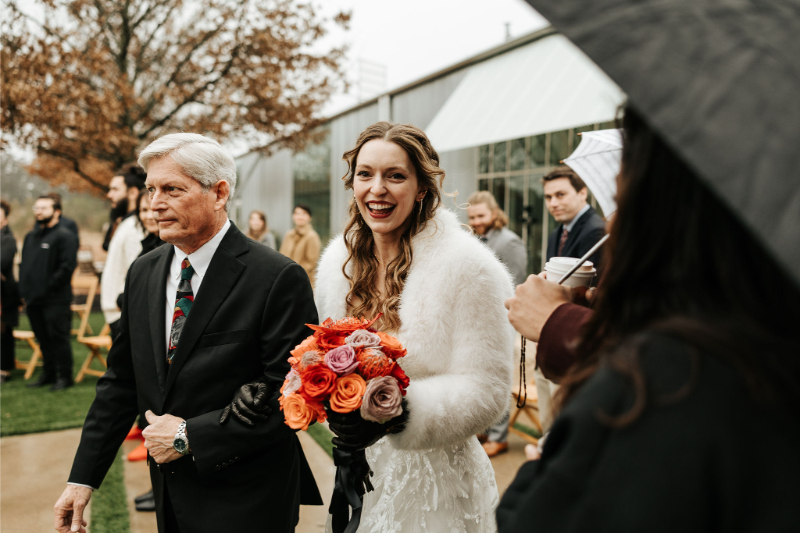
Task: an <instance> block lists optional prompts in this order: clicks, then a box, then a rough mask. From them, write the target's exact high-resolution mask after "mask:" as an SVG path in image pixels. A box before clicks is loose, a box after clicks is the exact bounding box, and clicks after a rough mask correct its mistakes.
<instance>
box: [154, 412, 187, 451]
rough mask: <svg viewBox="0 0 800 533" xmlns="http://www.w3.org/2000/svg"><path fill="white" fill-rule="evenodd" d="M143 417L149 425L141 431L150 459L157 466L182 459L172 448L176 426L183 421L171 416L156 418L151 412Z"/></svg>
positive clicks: (176, 430) (176, 431)
mask: <svg viewBox="0 0 800 533" xmlns="http://www.w3.org/2000/svg"><path fill="white" fill-rule="evenodd" d="M144 416H145V418H147V423H148V424H150V425H149V426H147V427H146V428H145V429H144V431H142V436H143V437H144V447H145V448H147V451H149V452H150V457H152V458H153V460H154V461H155V462H156V463H158V464H164V463H169V462H172V461H174V460H175V459H180V458H181V457H183V455H181V454H180V453H178V451H177V450H176V449H175V448H173V447H172V443H173V442H175V434H176V433H178V426H180V425H181V422H183V421H184V420H183V418H178V417H177V416H172V415H162V416H156V415H155V414H153V411H147V412H146V413H145V414H144ZM186 436H187V437H188V436H189V435H188V434H187V435H186Z"/></svg>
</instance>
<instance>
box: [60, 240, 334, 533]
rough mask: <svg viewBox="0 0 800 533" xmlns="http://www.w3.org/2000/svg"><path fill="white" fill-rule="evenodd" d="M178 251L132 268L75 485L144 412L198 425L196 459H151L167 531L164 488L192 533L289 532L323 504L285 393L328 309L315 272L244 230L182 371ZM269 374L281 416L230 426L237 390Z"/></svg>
mask: <svg viewBox="0 0 800 533" xmlns="http://www.w3.org/2000/svg"><path fill="white" fill-rule="evenodd" d="M173 254H174V251H173V247H172V246H161V247H160V248H157V249H156V250H154V251H153V252H151V253H149V254H147V255H144V256H142V257H140V258H138V259H136V261H134V263H133V264H132V265H131V268H130V270H129V272H128V278H127V281H126V284H125V295H126V296H125V300H124V306H123V308H122V317H121V318H120V333H119V335H118V336H117V338H116V339H115V341H114V344H113V346H112V348H111V351H110V352H109V355H108V371H107V372H106V373H105V375H104V376H103V377H102V378H100V380H99V381H98V383H97V396H96V398H95V400H94V403H93V404H92V407H91V409H90V410H89V414H88V416H87V417H86V422H85V424H84V427H83V434H82V436H81V443H80V446H79V448H78V452H77V454H76V456H75V461H74V463H73V467H72V473H71V474H70V477H69V480H70V482H73V483H81V484H86V485H90V486H93V487H98V486H99V485H100V483H101V482H102V480H103V478H104V477H105V475H106V472H107V471H108V468H109V466H110V465H111V463H112V462H113V460H114V458H115V457H116V454H117V450H118V449H119V447H120V445H121V444H122V441H123V440H124V439H125V436H126V434H127V432H128V430H129V429H130V427H131V425H132V424H133V421H134V419H135V418H136V415H137V414H138V413H140V412H145V411H147V410H148V409H149V410H152V411H153V412H154V413H155V414H156V415H163V414H166V413H169V414H172V415H175V416H178V417H181V418H184V419H185V420H187V427H186V430H187V436H188V438H189V445H190V446H191V448H192V454H191V455H188V456H185V457H182V458H181V459H178V460H177V461H173V462H171V463H167V464H165V465H162V466H161V467H160V468H159V467H158V466H157V465H156V463H155V461H150V477H151V480H152V483H153V490H154V492H155V499H156V512H157V516H158V524H159V531H162V532H163V531H164V514H163V511H164V491H165V489H168V490H169V497H170V501H171V505H172V508H173V509H174V512H175V515H176V517H177V519H178V522H179V525H180V527H181V530H182V531H191V532H192V533H204V532H209V533H211V532H218V531H248V532H257V531H261V532H267V531H270V532H273V531H274V532H285V531H292V530H293V528H294V525H295V524H296V522H297V518H298V512H299V505H300V503H301V500H302V503H304V504H321V503H322V500H321V498H320V496H319V492H318V490H317V487H316V483H315V482H314V478H313V475H312V474H311V471H310V468H309V466H308V463H307V462H306V459H305V456H304V455H303V451H302V449H301V447H300V443H299V441H298V440H297V436H296V435H295V432H294V430H292V429H290V428H289V427H288V426H287V425H286V424H285V423H284V419H283V416H282V412H281V411H280V407H279V405H278V396H279V394H280V393H279V391H278V389H279V388H280V386H281V385H282V383H283V380H284V377H285V376H286V374H287V372H288V371H289V368H290V367H289V363H288V361H287V359H288V357H289V356H290V355H289V351H290V350H292V349H293V348H294V347H295V346H296V345H297V344H299V343H300V342H301V341H302V340H303V339H304V338H305V337H307V336H308V335H309V333H311V330H309V329H308V328H307V327H306V326H305V324H306V323H317V311H316V308H315V306H314V300H313V297H312V293H311V286H310V284H309V281H308V276H307V275H306V273H305V271H304V270H303V269H302V268H301V267H300V266H299V265H297V264H296V263H294V262H293V261H291V260H289V259H288V258H286V257H284V256H282V255H280V254H279V253H277V252H275V251H273V250H270V249H268V248H267V247H265V246H262V245H260V244H258V243H255V242H253V241H251V240H250V239H248V238H247V237H245V236H244V235H243V234H242V233H241V232H240V231H239V230H238V229H237V228H236V227H235V226H233V225H231V228H230V230H229V231H228V233H227V234H226V235H225V237H224V238H223V239H222V242H221V243H220V245H219V248H218V249H217V251H216V253H215V254H214V257H213V259H212V260H211V263H210V265H209V267H208V270H207V271H206V274H205V277H204V279H203V285H202V288H201V289H200V291H199V292H198V293H197V298H196V300H195V302H194V305H193V306H192V311H191V313H190V314H189V318H188V319H187V321H186V324H185V326H184V329H183V332H182V334H181V339H180V345H179V347H178V349H177V352H176V353H175V356H174V358H173V362H172V364H171V365H167V362H166V353H167V347H166V331H165V327H166V325H165V316H164V313H165V311H164V310H165V307H166V295H165V284H166V280H167V276H168V272H169V267H170V262H171V261H172V257H173ZM261 376H266V377H267V378H268V379H269V381H270V382H271V383H272V385H273V386H274V394H273V395H272V399H271V402H270V405H271V407H272V411H273V413H272V415H271V416H270V418H269V420H268V421H266V422H259V423H258V424H257V425H256V427H255V428H247V427H245V426H244V425H243V424H240V423H239V422H237V421H235V420H231V421H229V422H228V423H227V424H225V425H220V423H219V417H220V414H221V411H222V409H223V408H224V407H225V406H226V405H227V404H229V403H230V402H231V400H232V398H233V395H234V393H235V392H236V391H237V389H238V388H239V387H240V386H241V385H243V384H245V383H248V382H250V381H253V380H254V379H257V378H259V377H261Z"/></svg>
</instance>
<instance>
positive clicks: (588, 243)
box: [547, 207, 606, 285]
mask: <svg viewBox="0 0 800 533" xmlns="http://www.w3.org/2000/svg"><path fill="white" fill-rule="evenodd" d="M563 231H564V224H559V225H558V227H556V229H555V230H553V232H552V233H551V234H550V238H549V239H548V241H547V260H548V261H550V259H551V258H553V257H555V256H557V255H558V253H557V252H558V243H559V241H560V240H561V233H562V232H563ZM605 234H606V221H605V220H603V217H601V216H600V215H598V214H597V211H595V210H594V209H592V208H591V207H589V210H588V211H586V212H585V213H584V214H582V215H581V217H580V218H579V219H578V220H577V222H575V226H574V227H573V228H572V231H571V232H570V233H569V236H568V237H567V242H566V243H565V244H564V250H563V251H562V252H561V257H583V256H584V255H585V254H586V252H588V251H589V250H591V248H592V246H594V245H595V244H597V241H599V240H600V239H602V238H603V237H604V236H605ZM589 261H591V262H592V263H594V267H595V268H596V269H597V276H595V278H594V283H593V285H597V282H598V281H599V280H600V275H601V274H602V272H603V262H602V261H603V249H602V248H601V249H600V250H598V251H597V252H595V253H594V254H593V255H592V256H591V257H590V258H589Z"/></svg>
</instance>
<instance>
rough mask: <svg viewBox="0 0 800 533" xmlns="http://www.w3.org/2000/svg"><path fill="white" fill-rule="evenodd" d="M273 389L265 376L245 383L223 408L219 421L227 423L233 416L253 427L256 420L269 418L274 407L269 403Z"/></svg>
mask: <svg viewBox="0 0 800 533" xmlns="http://www.w3.org/2000/svg"><path fill="white" fill-rule="evenodd" d="M271 391H272V387H271V386H270V384H269V383H268V382H267V380H266V379H264V378H261V379H257V380H255V381H251V382H250V383H245V384H244V385H242V386H241V387H239V390H237V391H236V394H234V395H233V401H232V402H231V403H230V404H229V405H227V406H226V407H225V409H223V410H222V415H221V416H220V417H219V423H220V424H225V423H226V422H227V421H228V420H230V418H231V417H233V418H236V420H238V421H239V422H241V423H242V424H244V425H245V426H248V427H253V426H255V425H256V420H267V419H268V418H269V415H270V414H271V413H272V408H270V406H269V405H267V401H268V400H269V396H270V392H271Z"/></svg>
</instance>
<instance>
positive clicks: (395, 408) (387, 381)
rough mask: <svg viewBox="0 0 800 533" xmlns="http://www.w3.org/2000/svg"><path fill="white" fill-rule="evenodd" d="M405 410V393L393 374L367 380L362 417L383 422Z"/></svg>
mask: <svg viewBox="0 0 800 533" xmlns="http://www.w3.org/2000/svg"><path fill="white" fill-rule="evenodd" d="M402 412H403V395H402V393H401V392H400V387H399V386H398V385H397V380H396V379H394V378H393V377H392V376H383V377H381V378H373V379H371V380H369V381H368V382H367V390H366V392H364V401H363V403H362V404H361V418H363V419H364V420H372V421H373V422H380V423H381V424H382V423H384V422H386V421H387V420H390V419H392V418H394V417H396V416H399V415H400V414H401V413H402Z"/></svg>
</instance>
